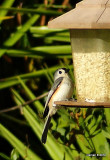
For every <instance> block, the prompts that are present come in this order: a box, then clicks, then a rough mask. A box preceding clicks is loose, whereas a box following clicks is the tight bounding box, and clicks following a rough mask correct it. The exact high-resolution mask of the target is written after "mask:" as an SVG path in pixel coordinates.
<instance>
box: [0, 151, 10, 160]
mask: <svg viewBox="0 0 110 160" xmlns="http://www.w3.org/2000/svg"><path fill="white" fill-rule="evenodd" d="M0 157H1V158H3V159H6V160H11V158H10V157H8V156H7V155H6V154H4V153H1V152H0ZM1 158H0V159H1Z"/></svg>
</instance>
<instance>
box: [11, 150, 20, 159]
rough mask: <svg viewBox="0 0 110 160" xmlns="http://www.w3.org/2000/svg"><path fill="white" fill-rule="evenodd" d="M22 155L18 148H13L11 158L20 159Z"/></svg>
mask: <svg viewBox="0 0 110 160" xmlns="http://www.w3.org/2000/svg"><path fill="white" fill-rule="evenodd" d="M19 158H20V155H19V153H18V151H17V150H16V149H13V150H12V152H11V160H19Z"/></svg>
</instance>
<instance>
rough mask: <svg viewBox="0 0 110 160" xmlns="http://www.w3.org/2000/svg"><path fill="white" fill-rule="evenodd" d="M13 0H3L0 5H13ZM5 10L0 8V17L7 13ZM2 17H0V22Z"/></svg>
mask: <svg viewBox="0 0 110 160" xmlns="http://www.w3.org/2000/svg"><path fill="white" fill-rule="evenodd" d="M14 1H15V0H4V1H3V3H2V4H1V7H11V6H12V5H13V3H14ZM7 12H8V11H7V10H1V9H0V17H4V16H6V14H7ZM2 21H3V19H2V20H1V19H0V23H2Z"/></svg>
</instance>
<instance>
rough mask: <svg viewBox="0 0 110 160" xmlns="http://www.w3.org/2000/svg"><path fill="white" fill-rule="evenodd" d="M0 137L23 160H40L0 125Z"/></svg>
mask: <svg viewBox="0 0 110 160" xmlns="http://www.w3.org/2000/svg"><path fill="white" fill-rule="evenodd" d="M0 136H2V137H3V138H5V139H6V140H7V141H8V142H9V143H10V144H11V145H12V146H13V147H14V148H16V150H17V151H18V152H19V153H20V155H21V156H22V157H23V158H26V159H27V160H30V159H34V160H40V158H39V157H38V156H37V155H35V153H33V152H32V151H31V150H30V149H29V148H28V147H27V146H25V145H24V144H23V143H22V142H21V141H20V140H19V139H18V138H17V137H15V136H14V134H12V133H11V132H10V131H9V130H8V129H7V128H5V127H4V126H3V125H2V124H0Z"/></svg>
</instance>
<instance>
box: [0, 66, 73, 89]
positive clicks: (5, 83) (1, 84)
mask: <svg viewBox="0 0 110 160" xmlns="http://www.w3.org/2000/svg"><path fill="white" fill-rule="evenodd" d="M60 67H61V66H55V67H51V68H49V69H48V70H47V69H43V70H39V71H34V72H31V73H25V74H21V75H18V76H19V77H20V78H21V79H22V80H23V81H24V80H25V81H27V80H28V79H30V78H33V77H40V76H44V75H45V72H48V71H49V72H55V70H56V69H58V68H60ZM70 68H73V66H72V65H70ZM16 84H19V81H18V78H17V76H13V77H10V78H5V79H4V80H0V89H4V88H7V87H11V86H13V85H16Z"/></svg>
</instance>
